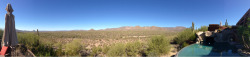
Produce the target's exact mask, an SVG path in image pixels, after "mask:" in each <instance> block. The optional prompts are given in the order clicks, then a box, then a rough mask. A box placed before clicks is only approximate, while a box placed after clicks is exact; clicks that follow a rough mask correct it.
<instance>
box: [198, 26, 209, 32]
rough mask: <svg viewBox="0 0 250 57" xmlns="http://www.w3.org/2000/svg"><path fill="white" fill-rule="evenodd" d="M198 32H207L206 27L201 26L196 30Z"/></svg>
mask: <svg viewBox="0 0 250 57" xmlns="http://www.w3.org/2000/svg"><path fill="white" fill-rule="evenodd" d="M198 31H203V32H205V31H208V26H201V27H200V28H199V29H198Z"/></svg>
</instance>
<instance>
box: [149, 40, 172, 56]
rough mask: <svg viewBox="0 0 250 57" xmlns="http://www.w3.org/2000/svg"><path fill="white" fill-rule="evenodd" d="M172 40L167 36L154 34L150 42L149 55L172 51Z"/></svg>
mask: <svg viewBox="0 0 250 57" xmlns="http://www.w3.org/2000/svg"><path fill="white" fill-rule="evenodd" d="M170 48H171V47H170V41H169V40H168V39H167V38H166V37H165V36H153V37H152V38H151V39H150V40H149V42H148V49H147V55H148V56H158V55H163V54H167V53H168V52H169V51H170Z"/></svg>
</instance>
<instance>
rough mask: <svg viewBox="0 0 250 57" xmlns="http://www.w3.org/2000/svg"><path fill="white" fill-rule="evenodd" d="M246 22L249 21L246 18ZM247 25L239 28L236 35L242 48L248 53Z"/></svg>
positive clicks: (249, 38) (248, 28) (248, 33)
mask: <svg viewBox="0 0 250 57" xmlns="http://www.w3.org/2000/svg"><path fill="white" fill-rule="evenodd" d="M248 20H250V18H248ZM247 25H248V26H239V27H238V29H237V31H238V32H237V33H238V35H239V39H240V42H241V43H242V44H243V46H244V48H245V49H246V50H248V51H250V23H249V22H248V23H247Z"/></svg>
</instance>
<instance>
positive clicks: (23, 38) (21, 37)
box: [17, 33, 39, 49]
mask: <svg viewBox="0 0 250 57" xmlns="http://www.w3.org/2000/svg"><path fill="white" fill-rule="evenodd" d="M17 38H18V42H19V43H20V44H24V45H26V46H27V47H28V48H29V49H31V48H34V47H38V45H39V37H38V36H37V35H35V34H32V33H18V34H17Z"/></svg>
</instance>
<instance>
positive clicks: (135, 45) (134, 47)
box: [126, 41, 143, 56]
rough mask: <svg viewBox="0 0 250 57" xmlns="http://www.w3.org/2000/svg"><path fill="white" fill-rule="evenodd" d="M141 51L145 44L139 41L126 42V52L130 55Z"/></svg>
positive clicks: (138, 53)
mask: <svg viewBox="0 0 250 57" xmlns="http://www.w3.org/2000/svg"><path fill="white" fill-rule="evenodd" d="M141 51H143V44H142V43H141V42H139V41H137V42H132V43H127V44H126V54H127V55H128V56H136V55H140V52H141Z"/></svg>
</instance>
